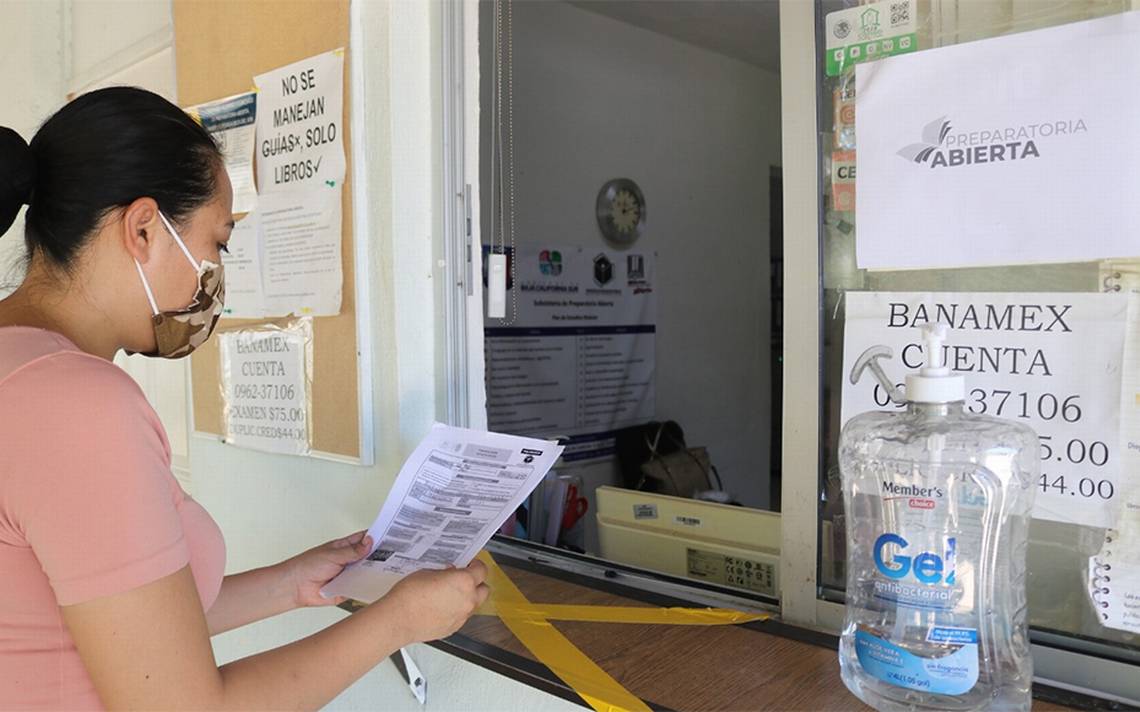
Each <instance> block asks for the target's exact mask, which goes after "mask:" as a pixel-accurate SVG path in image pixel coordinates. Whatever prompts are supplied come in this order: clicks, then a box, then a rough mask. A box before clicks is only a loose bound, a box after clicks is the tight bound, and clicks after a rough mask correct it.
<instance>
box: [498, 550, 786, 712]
mask: <svg viewBox="0 0 1140 712" xmlns="http://www.w3.org/2000/svg"><path fill="white" fill-rule="evenodd" d="M479 559H480V560H481V561H482V562H483V563H484V564H486V565H487V584H488V585H489V586H490V588H491V596H490V598H489V599H488V600H487V602H486V603H485V604H484V605H483V607H482V608H480V610H479V613H481V614H483V615H497V616H499V618H500V619H501V620H502V621H503V623H504V624H505V625H506V626H507V628H508V629H510V631H511V632H512V633H513V634H514V635H515V637H516V638H518V639H519V642H521V643H522V644H523V645H525V646H526V648H527V649H528V650H530V652H531V653H533V654H534V656H535V657H536V658H538V660H539V662H541V663H542V664H543V665H545V666H546V667H548V668H550V671H551V672H553V673H554V674H555V675H557V676H558V677H559V678H561V679H562V681H563V682H565V683H566V684H567V685H569V686H570V688H571V689H573V690H574V692H576V693H578V695H579V696H581V698H582V699H583V700H585V701H586V703H587V704H589V705H590V706H591V707H593V708H594V709H595V710H598V712H619V711H628V712H648V710H649V706H648V705H646V704H645V702H643V701H642V700H641V698H640V697H638V696H637V695H634V694H633V693H632V692H630V691H629V690H627V689H625V688H624V687H622V685H621V683H619V682H618V681H617V680H615V679H613V677H611V676H610V674H609V673H607V672H606V671H605V670H603V669H602V668H600V667H598V664H597V663H595V662H594V661H593V660H591V659H590V658H589V656H587V655H586V654H585V653H583V652H582V651H581V650H579V649H578V648H577V647H576V646H575V645H574V644H573V643H571V642H570V640H569V639H568V638H566V636H564V635H563V634H562V633H561V632H560V631H559V630H558V629H557V628H555V627H554V626H553V625H551V624H550V621H551V620H562V621H591V622H605V623H658V624H668V625H728V624H734V623H747V622H749V621H755V620H763V619H765V618H767V616H765V615H762V614H752V613H741V612H739V611H731V610H727V609H720V608H649V607H645V608H642V607H637V606H586V605H564V604H533V603H531V602H530V601H528V600H527V598H526V596H524V595H523V593H522V591H520V590H519V588H518V586H516V585H515V584H514V582H513V581H511V579H510V578H509V577H508V576H507V574H506V573H504V572H503V570H502V569H501V568H499V565H498V564H497V563H495V560H494V559H492V558H491V556H490V554H488V553H487V552H485V551H484V552H481V553H480V554H479Z"/></svg>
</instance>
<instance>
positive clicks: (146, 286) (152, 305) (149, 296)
mask: <svg viewBox="0 0 1140 712" xmlns="http://www.w3.org/2000/svg"><path fill="white" fill-rule="evenodd" d="M135 269H137V270H138V271H139V279H141V280H142V283H143V289H145V290H146V298H147V301H149V302H150V308H151V311H152V312H153V313H154V314H155V316H158V302H156V301H154V292H152V291H150V283H149V282H147V281H146V275H145V274H143V271H142V265H140V264H139V261H138V260H135Z"/></svg>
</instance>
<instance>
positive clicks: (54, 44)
mask: <svg viewBox="0 0 1140 712" xmlns="http://www.w3.org/2000/svg"><path fill="white" fill-rule="evenodd" d="M0 14H2V15H3V18H4V21H3V22H0V67H3V69H4V75H5V92H4V93H5V100H4V101H3V102H0V126H6V127H8V128H11V129H15V130H16V131H17V132H19V134H20V135H21V136H23V137H24V140H26V141H31V140H32V136H33V135H35V132H36V128H38V127H39V125H40V124H41V123H43V121H44V119H46V118H47V117H48V116H50V115H51V112H53V111H54V110H55V109H56V107H57V106H58V104H59V102H60V98H61V97H62V96H63V93H64V89H63V87H64V71H63V39H62V37H63V32H62V29H63V12H62V6H61V5H60V3H57V2H40V1H38V0H9V1H8V2H5V3H4V5H3V7H2V8H0ZM23 256H24V215H23V212H21V213H20V215H19V216H18V217H17V218H16V221H15V222H14V223H12V227H11V228H10V229H9V230H8V232H6V233H3V234H0V297H3V296H5V295H7V294H8V293H9V292H11V290H12V289H14V288H15V287H16V286H17V285H18V284H19V283H20V280H21V279H22V276H23V264H22V260H23Z"/></svg>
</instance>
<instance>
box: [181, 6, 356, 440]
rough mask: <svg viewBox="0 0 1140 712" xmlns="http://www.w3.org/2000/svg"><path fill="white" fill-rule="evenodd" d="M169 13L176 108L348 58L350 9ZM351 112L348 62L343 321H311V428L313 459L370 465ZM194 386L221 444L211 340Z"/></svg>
mask: <svg viewBox="0 0 1140 712" xmlns="http://www.w3.org/2000/svg"><path fill="white" fill-rule="evenodd" d="M173 7H174V48H175V61H176V64H177V77H178V103H179V105H181V106H190V105H193V104H199V103H202V102H206V101H211V100H214V99H219V98H222V97H226V96H230V95H233V94H238V93H240V92H245V91H249V90H250V89H251V88H252V87H253V77H254V76H256V75H258V74H261V73H263V72H266V71H268V70H271V69H274V68H276V67H281V66H284V65H288V64H291V63H293V62H296V61H298V60H301V59H304V58H306V57H311V56H314V55H318V54H321V53H323V52H328V51H330V50H333V49H336V48H338V47H345V48H346V49H347V48H348V43H349V0H290V1H288V2H274V3H269V2H260V1H259V0H234V1H227V2H203V1H202V0H174V5H173ZM348 51H351V50H350V49H349V50H348ZM346 58H347V54H346ZM351 102H352V97H351V95H350V91H349V72H348V63H347V61H346V68H345V87H344V112H345V116H344V119H343V124H342V125H343V126H344V146H345V160H346V162H347V166H346V169H345V187H344V189H343V190H342V196H343V197H342V200H343V205H342V208H343V213H342V214H343V216H344V217H343V220H342V244H341V256H342V257H341V260H342V270H343V274H344V283H343V290H342V301H341V311H340V314H338V315H336V316H331V317H317V318H314V319H313V371H312V374H311V377H312V390H311V394H312V412H311V414H310V418H311V420H310V422H311V427H312V431H311V432H312V450H313V453H314V454H317V455H320V454H325V455H332V456H336V457H338V458H349V459H352V460H364V461H370V459H371V453H362V445H361V442H362V438H361V435H362V433H361V411H360V398H361V394H360V393H359V383H360V379H359V371H358V369H359V352H358V338H357V330H356V313H355V301H354V300H355V275H354V270H353V267H354V265H353V261H354V253H353V234H352V224H353V221H352V190H351V186H352V163H351V155H352V154H351V150H350V147H351V145H352V136H351V135H350V121H349V112H350V106H351ZM291 319H292V318H284V319H268V320H251V319H223V320H222V321H221V322H220V323H219V325H218V330H219V331H225V330H230V329H235V328H249V327H251V326H257V325H263V324H276V325H278V326H284V325H286V324H288V323H289V322H290V321H291ZM191 378H192V383H193V392H192V397H193V415H194V429H195V431H197V432H201V433H209V434H216V435H219V436H220V435H221V434H222V432H223V429H224V421H223V399H222V390H221V385H220V379H221V364H220V356H219V350H218V340H217V339H211V340H210V341H208V342H207V343H206V344H205V345H203V346H202V347H201V348H199V349H198V350H197V351H195V353H194V354H193V355H192V357H191ZM367 395H368V394H365V396H366V397H367Z"/></svg>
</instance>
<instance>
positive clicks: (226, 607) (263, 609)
mask: <svg viewBox="0 0 1140 712" xmlns="http://www.w3.org/2000/svg"><path fill="white" fill-rule="evenodd" d="M296 607H297V604H296V602H295V601H294V598H293V591H292V590H290V588H289V578H288V576H287V574H286V572H285V571H283V570H282V566H281V564H276V565H274V566H266V567H264V568H260V569H253V570H252V571H243V572H242V573H240V574H230V575H229V576H226V577H225V578H224V579H222V589H221V590H220V591H219V592H218V598H217V600H215V601H214V605H212V606H210V610H209V611H207V612H206V624H207V626H208V627H209V630H210V635H217V634H218V633H225V632H226V631H227V630H233V629H234V628H240V627H242V626H243V625H247V624H249V623H254V622H256V621H259V620H263V619H265V618H270V617H272V616H275V615H277V614H279V613H285V612H286V611H291V610H293V609H294V608H296Z"/></svg>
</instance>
